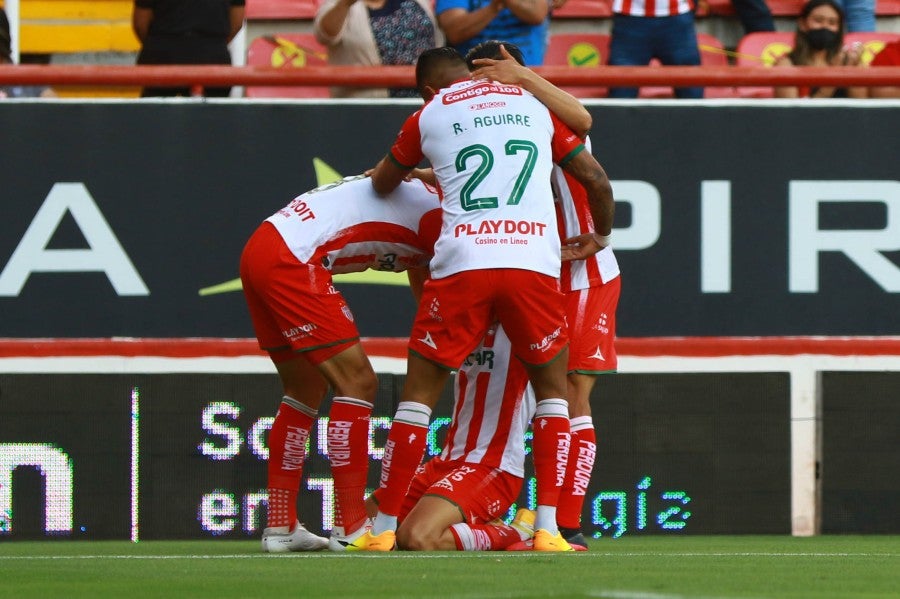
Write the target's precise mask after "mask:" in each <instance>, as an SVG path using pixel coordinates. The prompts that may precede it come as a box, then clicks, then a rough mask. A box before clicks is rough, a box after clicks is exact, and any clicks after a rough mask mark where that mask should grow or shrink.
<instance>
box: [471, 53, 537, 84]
mask: <svg viewBox="0 0 900 599" xmlns="http://www.w3.org/2000/svg"><path fill="white" fill-rule="evenodd" d="M500 55H501V56H503V59H502V60H494V59H493V58H477V59H475V60H473V61H472V64H474V65H476V66H477V67H478V68H477V69H475V70H474V71H472V79H490V80H491V81H499V82H500V83H506V84H508V85H519V84H520V83H522V81H524V80H525V78H526V77H528V76H529V75H530V74H531V71H530V70H529V69H528V68H527V67H523V66H522V65H520V64H519V63H518V62H516V59H515V58H513V57H512V55H511V54H510V53H509V52H508V51H507V50H506V46H503V45H501V46H500Z"/></svg>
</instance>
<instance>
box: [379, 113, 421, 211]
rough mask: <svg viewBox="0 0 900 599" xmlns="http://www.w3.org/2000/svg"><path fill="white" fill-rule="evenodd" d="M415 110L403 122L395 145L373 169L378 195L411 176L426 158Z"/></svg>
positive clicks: (386, 192)
mask: <svg viewBox="0 0 900 599" xmlns="http://www.w3.org/2000/svg"><path fill="white" fill-rule="evenodd" d="M421 112H422V111H421V110H419V111H417V112H415V113H414V114H413V115H412V116H410V117H409V118H408V119H406V121H405V122H404V123H403V126H402V127H401V128H400V132H399V133H398V134H397V138H396V139H395V140H394V145H393V146H391V149H390V150H389V151H388V153H387V155H386V156H385V157H384V158H382V159H381V162H379V163H378V164H377V165H376V166H375V169H374V170H373V171H372V187H373V188H374V189H375V193H377V194H378V195H385V194H388V193H390V192H392V191H394V190H395V189H397V186H398V185H400V183H402V182H403V180H404V179H406V178H407V177H408V176H409V173H410V171H412V170H413V169H414V168H415V167H416V165H418V164H419V162H421V161H422V159H423V158H424V156H423V154H422V143H421V137H420V135H419V115H420V114H421Z"/></svg>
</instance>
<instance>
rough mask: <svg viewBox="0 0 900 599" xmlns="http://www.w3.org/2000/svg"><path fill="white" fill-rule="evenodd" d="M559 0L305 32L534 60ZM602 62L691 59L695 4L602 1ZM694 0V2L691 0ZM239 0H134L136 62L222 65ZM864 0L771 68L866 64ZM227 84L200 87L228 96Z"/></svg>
mask: <svg viewBox="0 0 900 599" xmlns="http://www.w3.org/2000/svg"><path fill="white" fill-rule="evenodd" d="M566 1H567V0H536V1H534V0H322V1H321V3H320V4H319V9H318V13H317V14H316V16H315V20H314V22H313V31H314V34H315V37H316V39H317V40H318V41H319V42H320V43H321V44H322V45H324V46H325V47H326V48H327V53H328V62H329V63H331V64H335V65H359V66H379V65H410V64H414V63H415V60H416V57H417V56H418V55H419V54H420V53H421V52H422V51H424V50H426V49H429V48H434V47H439V46H442V45H445V44H446V45H449V46H453V47H454V48H456V49H458V50H459V51H460V52H462V53H463V54H464V53H465V52H466V51H467V50H468V49H469V48H470V47H472V46H474V45H476V44H478V43H480V42H483V41H486V40H492V39H499V40H504V41H510V42H512V43H515V44H516V45H517V46H518V47H519V48H521V49H522V50H523V54H524V56H525V60H526V63H527V64H528V65H529V66H540V65H542V64H543V61H544V53H545V51H546V47H547V44H548V36H549V31H550V21H551V19H552V18H553V11H554V10H558V9H560V8H562V6H563V5H564V4H565V3H566ZM611 1H612V12H613V17H612V28H611V34H610V53H609V57H608V63H609V64H611V65H647V64H650V63H651V61H654V60H655V61H658V62H659V63H661V64H664V65H699V64H700V52H699V50H698V43H697V32H696V28H695V21H694V18H695V12H696V11H698V10H699V11H704V10H706V8H707V7H706V5H705V2H704V0H676V1H673V2H668V3H659V2H657V3H648V2H644V1H642V0H611ZM731 1H732V5H733V6H734V9H735V12H736V15H737V16H736V18H737V19H739V21H740V23H741V26H742V28H743V30H744V32H745V33H751V32H754V31H772V30H774V20H773V18H772V14H771V11H770V10H769V8H768V6H767V5H766V3H765V1H764V0H731ZM695 2H697V4H699V7H698V5H697V4H695ZM244 4H245V0H204V1H203V2H195V1H192V0H135V2H134V13H133V28H134V31H135V34H136V36H137V38H138V39H139V40H140V41H141V43H142V46H143V47H142V49H141V52H140V54H139V55H138V60H137V62H138V64H229V63H230V60H231V59H230V55H229V54H228V49H227V48H228V43H229V42H230V41H231V40H232V39H233V38H234V36H235V34H236V33H237V32H238V30H239V29H240V25H241V23H242V22H243V18H244ZM875 27H876V18H875V0H809V1H808V2H806V4H805V5H804V6H803V7H802V9H801V10H800V13H799V15H798V17H797V26H796V34H795V38H794V43H793V47H792V48H791V49H790V51H788V52H786V53H785V54H784V55H782V56H780V57H777V60H776V61H775V64H774V66H775V67H776V68H777V67H782V66H852V67H859V68H866V67H868V66H870V65H869V64H866V61H863V60H861V57H862V47H861V46H860V44H858V43H857V44H855V45H850V46H845V44H844V33H846V32H864V31H875ZM10 45H11V35H10V29H9V22H8V20H7V18H6V15H5V13H3V9H2V8H0V63H11V62H12V56H11V53H10ZM897 46H898V43H896V42H895V43H888V44H887V46H886V47H885V48H884V50H883V51H882V52H880V53H879V54H878V55H876V57H875V59H874V60H872V61H871V66H896V65H897V64H898V50H897ZM228 91H229V90H228V89H227V88H226V89H211V90H207V91H206V93H205V95H209V96H216V95H218V96H222V95H228ZM189 93H190V90H189V89H187V88H162V89H161V88H150V89H145V90H144V94H143V95H144V96H150V95H157V96H158V95H171V96H175V95H189ZM674 93H675V97H679V98H700V97H703V88H700V87H690V88H676V89H675V90H674ZM49 95H52V91H51V90H49V89H48V88H25V87H21V86H18V87H13V86H7V87H0V98H2V97H22V96H32V97H35V96H49ZM331 95H332V97H336V98H344V97H410V96H414V95H415V90H412V89H390V90H389V89H373V88H358V87H343V88H332V90H331ZM609 95H610V97H620V98H629V97H636V96H637V95H638V90H637V89H636V88H612V89H611V90H610V92H609ZM774 96H775V97H785V98H796V97H809V98H832V97H853V98H865V97H882V98H883V97H900V94H898V86H896V85H895V86H883V87H880V88H877V89H868V88H833V87H819V88H798V87H777V88H775V89H774Z"/></svg>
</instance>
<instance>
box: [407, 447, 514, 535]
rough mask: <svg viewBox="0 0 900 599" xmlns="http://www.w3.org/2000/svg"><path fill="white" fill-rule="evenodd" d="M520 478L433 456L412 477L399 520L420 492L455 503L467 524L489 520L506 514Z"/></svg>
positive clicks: (410, 508) (477, 465)
mask: <svg viewBox="0 0 900 599" xmlns="http://www.w3.org/2000/svg"><path fill="white" fill-rule="evenodd" d="M522 480H523V479H521V478H519V477H518V476H513V475H512V474H510V473H509V472H504V471H503V470H498V469H497V468H492V467H490V466H484V465H482V464H469V463H468V462H460V461H456V460H454V461H450V462H445V461H443V460H441V459H440V458H434V459H431V460H428V461H427V462H425V465H424V466H422V467H421V468H419V471H418V472H417V473H416V476H415V477H414V478H413V480H412V483H411V484H410V486H409V493H408V494H407V495H406V499H405V500H404V502H403V508H402V509H401V510H400V520H401V521H402V520H403V519H404V518H405V517H406V516H407V514H409V512H410V511H412V509H413V507H415V505H416V503H417V502H418V501H419V499H420V498H421V497H422V496H423V495H435V496H437V497H443V498H444V499H446V500H447V501H449V502H450V503H452V504H453V505H455V506H456V507H458V508H459V511H460V512H461V513H462V515H463V519H464V521H465V522H468V523H469V524H478V523H479V522H490V521H491V520H494V519H496V518H500V517H503V516H505V515H506V512H507V511H508V510H509V506H511V505H512V504H513V503H514V502H515V501H516V499H517V498H518V497H519V491H520V490H521V489H522Z"/></svg>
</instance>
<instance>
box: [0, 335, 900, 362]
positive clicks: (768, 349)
mask: <svg viewBox="0 0 900 599" xmlns="http://www.w3.org/2000/svg"><path fill="white" fill-rule="evenodd" d="M406 343H407V340H406V339H404V338H400V337H365V338H363V339H362V345H363V347H364V348H365V350H366V352H367V353H368V354H369V355H370V356H379V357H383V358H400V359H403V358H406ZM616 351H617V353H618V354H619V355H622V356H634V357H662V356H672V357H685V358H712V357H722V356H796V355H804V354H807V355H828V356H900V337H621V338H619V339H616ZM262 355H265V353H264V352H262V351H260V349H259V346H258V345H257V343H256V340H255V339H219V338H207V337H203V338H172V339H168V338H155V339H148V338H145V339H132V338H122V339H120V338H112V339H99V338H91V339H49V338H48V339H44V338H41V339H0V359H2V358H46V357H93V356H121V357H138V356H145V357H164V358H203V357H220V358H232V357H240V356H262Z"/></svg>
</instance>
